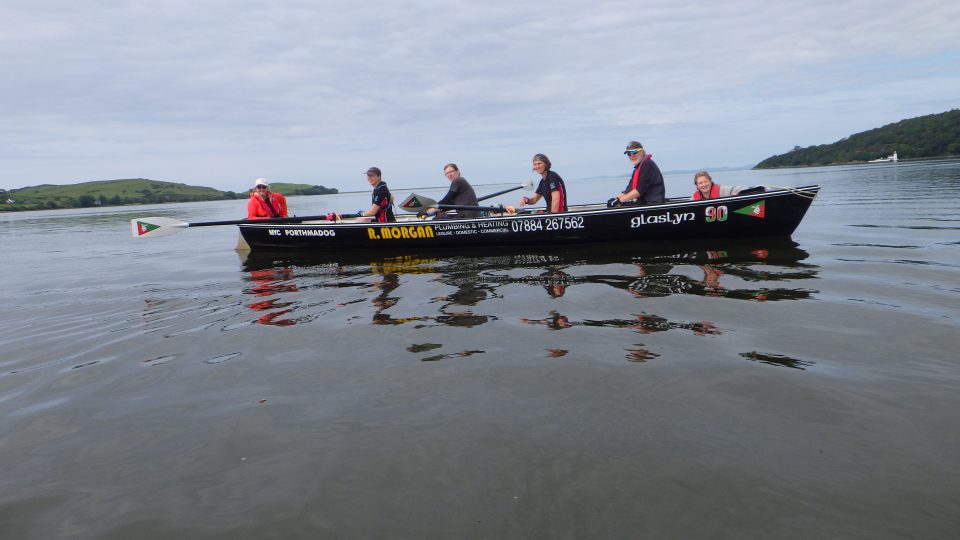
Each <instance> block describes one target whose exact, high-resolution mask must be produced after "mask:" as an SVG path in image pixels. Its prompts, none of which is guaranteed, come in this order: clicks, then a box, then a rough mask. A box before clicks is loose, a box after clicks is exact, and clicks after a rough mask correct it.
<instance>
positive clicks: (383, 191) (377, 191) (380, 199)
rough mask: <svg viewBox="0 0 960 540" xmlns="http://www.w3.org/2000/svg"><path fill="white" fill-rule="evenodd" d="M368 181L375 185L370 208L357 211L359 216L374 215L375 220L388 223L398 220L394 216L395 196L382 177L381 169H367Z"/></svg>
mask: <svg viewBox="0 0 960 540" xmlns="http://www.w3.org/2000/svg"><path fill="white" fill-rule="evenodd" d="M367 182H368V183H369V184H370V185H371V186H373V196H372V197H371V199H370V208H368V209H366V210H360V211H359V212H357V217H373V221H376V222H378V223H386V222H388V221H396V220H397V219H396V218H395V217H394V216H393V196H392V195H390V190H389V189H387V183H386V182H384V181H383V180H382V179H381V174H380V169H378V168H377V167H370V168H369V169H367Z"/></svg>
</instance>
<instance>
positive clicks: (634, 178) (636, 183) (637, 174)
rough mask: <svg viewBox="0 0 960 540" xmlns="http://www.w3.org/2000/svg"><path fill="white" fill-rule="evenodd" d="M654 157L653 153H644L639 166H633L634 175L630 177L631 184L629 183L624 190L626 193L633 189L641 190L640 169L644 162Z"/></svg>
mask: <svg viewBox="0 0 960 540" xmlns="http://www.w3.org/2000/svg"><path fill="white" fill-rule="evenodd" d="M651 159H653V154H644V155H643V157H642V158H640V163H637V166H636V167H634V168H633V176H632V177H631V178H630V184H628V185H627V189H625V190H623V192H624V193H630V192H631V191H633V190H635V189H636V190H637V191H640V189H639V188H638V187H637V186H639V185H640V169H641V168H643V164H644V163H645V162H647V161H649V160H651Z"/></svg>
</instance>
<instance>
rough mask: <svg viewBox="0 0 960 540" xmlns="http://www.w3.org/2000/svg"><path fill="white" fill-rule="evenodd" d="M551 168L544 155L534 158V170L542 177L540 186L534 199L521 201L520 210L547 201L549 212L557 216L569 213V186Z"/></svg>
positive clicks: (526, 198)
mask: <svg viewBox="0 0 960 540" xmlns="http://www.w3.org/2000/svg"><path fill="white" fill-rule="evenodd" d="M551 166H552V165H551V163H550V160H549V159H548V158H547V156H545V155H543V154H536V155H535V156H533V170H534V172H536V173H537V174H539V175H540V185H538V186H537V190H536V191H535V192H534V193H533V196H532V197H523V198H522V199H520V208H523V207H524V206H526V205H528V204H536V203H537V201H539V200H540V199H545V202H546V204H547V212H549V213H551V214H556V213H558V212H566V211H567V186H566V185H565V184H564V183H563V178H560V175H559V174H557V173H556V172H554V171H551V170H550V167H551Z"/></svg>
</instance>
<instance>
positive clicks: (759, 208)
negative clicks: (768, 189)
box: [734, 201, 767, 218]
mask: <svg viewBox="0 0 960 540" xmlns="http://www.w3.org/2000/svg"><path fill="white" fill-rule="evenodd" d="M766 202H767V201H758V202H755V203H753V204H751V205H750V206H744V207H743V208H741V209H739V210H734V212H735V213H737V214H743V215H745V216H750V217H755V218H762V217H764V216H765V215H766Z"/></svg>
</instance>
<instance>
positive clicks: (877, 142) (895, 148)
mask: <svg viewBox="0 0 960 540" xmlns="http://www.w3.org/2000/svg"><path fill="white" fill-rule="evenodd" d="M894 152H897V156H898V157H899V158H900V159H919V158H932V157H946V156H957V155H960V109H953V110H950V111H947V112H944V113H940V114H930V115H927V116H920V117H917V118H910V119H907V120H901V121H899V122H895V123H893V124H888V125H885V126H883V127H879V128H876V129H871V130H869V131H864V132H862V133H857V134H854V135H851V136H849V137H845V138H843V139H841V140H839V141H837V142H835V143H832V144H821V145H817V146H808V147H806V148H801V147H799V146H795V147H794V148H793V150H791V151H789V152H787V153H785V154H780V155H776V156H772V157H769V158H767V159H765V160H763V161H761V162H760V163H758V164H757V165H756V166H755V167H754V168H755V169H770V168H775V167H802V166H815V165H839V164H844V163H863V162H866V161H870V160H872V159H877V158H881V157H886V156H889V155H890V154H893V153H894Z"/></svg>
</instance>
